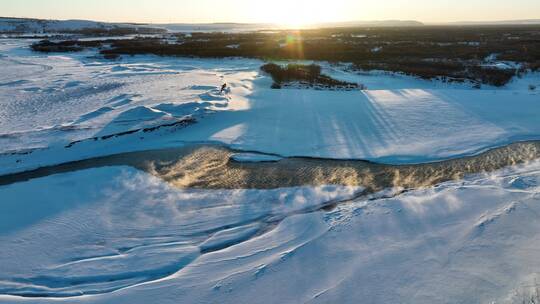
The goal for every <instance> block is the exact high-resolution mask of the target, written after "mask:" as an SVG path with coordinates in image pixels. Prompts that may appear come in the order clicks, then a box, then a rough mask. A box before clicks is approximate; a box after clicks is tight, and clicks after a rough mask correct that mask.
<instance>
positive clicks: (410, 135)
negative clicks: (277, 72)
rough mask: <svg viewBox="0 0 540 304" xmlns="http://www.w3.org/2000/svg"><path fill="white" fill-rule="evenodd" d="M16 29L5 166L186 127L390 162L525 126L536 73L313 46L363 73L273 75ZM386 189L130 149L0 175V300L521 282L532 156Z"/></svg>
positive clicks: (222, 137)
mask: <svg viewBox="0 0 540 304" xmlns="http://www.w3.org/2000/svg"><path fill="white" fill-rule="evenodd" d="M28 43H29V41H28V40H13V39H0V65H1V66H2V69H1V72H0V175H3V174H7V173H13V172H21V171H25V170H29V169H35V168H38V167H41V166H47V165H53V164H59V163H64V162H68V161H74V160H82V159H87V158H91V157H96V156H104V155H111V154H115V153H121V152H129V151H141V150H151V149H162V148H168V147H178V146H182V145H189V144H193V143H216V144H223V145H229V146H231V147H233V148H235V149H237V150H239V152H238V153H237V154H235V155H234V157H233V159H235V160H236V161H239V162H268V161H278V160H280V159H281V158H282V157H287V156H308V157H327V158H346V159H350V158H354V159H367V160H372V161H380V162H387V163H400V164H401V163H415V162H428V161H434V160H439V159H446V158H456V157H461V156H464V155H470V154H475V153H478V152H481V151H484V150H486V149H489V148H492V147H496V146H500V145H505V144H508V143H511V142H514V141H518V140H533V139H540V120H539V117H540V95H539V94H538V91H533V90H529V88H528V87H529V85H530V84H534V85H538V86H539V87H540V75H539V74H529V75H526V76H525V77H524V78H523V79H516V80H515V81H514V82H512V83H511V84H509V85H508V86H507V87H505V88H501V89H496V88H490V87H484V88H483V89H481V90H477V89H472V88H470V86H468V85H466V84H444V83H438V82H429V81H423V80H418V79H415V78H412V77H406V76H400V75H390V74H383V73H367V74H354V73H351V72H347V71H346V70H344V69H341V68H339V67H336V66H333V65H329V64H323V65H324V72H325V73H328V74H330V75H332V76H333V77H335V78H339V79H343V80H347V81H355V82H360V83H362V84H365V85H366V86H367V87H368V90H365V91H356V92H351V91H349V92H344V91H315V90H295V89H286V90H272V89H270V85H271V79H270V78H269V77H268V76H265V75H262V74H261V73H259V67H260V65H261V64H262V62H260V61H257V60H246V59H219V60H218V59H216V60H210V59H193V58H160V57H154V56H134V57H123V58H122V59H121V60H119V61H108V60H104V59H101V58H98V57H96V56H95V52H93V51H88V52H83V53H77V54H61V55H60V54H48V55H44V54H36V53H32V52H31V51H30V50H29V49H28ZM223 83H227V84H228V87H229V88H228V89H227V90H225V92H221V91H220V87H221V85H222V84H223ZM160 126H161V128H159V127H160ZM241 151H245V153H242V152H241ZM256 151H259V152H265V153H266V155H264V156H261V154H256V153H253V152H256ZM397 190H399V189H396V190H392V189H389V190H385V191H383V192H382V193H378V194H376V195H374V196H373V197H363V196H361V197H359V193H361V192H362V188H353V187H338V186H332V187H330V186H319V187H301V188H282V189H274V190H243V189H238V190H194V189H178V188H175V187H173V186H172V185H170V184H167V183H166V182H164V181H163V180H161V179H159V178H157V177H153V176H151V175H149V174H147V173H143V172H140V171H137V170H136V169H133V168H131V167H106V168H95V169H89V170H84V171H77V172H72V173H63V174H56V175H50V176H47V177H42V178H37V179H32V180H29V181H24V182H19V183H14V184H10V185H5V186H0V244H1V246H0V302H1V303H17V302H28V303H50V302H68V303H79V302H81V303H83V302H84V303H149V302H152V303H207V302H209V303H215V302H219V303H252V302H257V303H298V302H306V303H307V302H310V303H358V301H359V300H362V301H363V302H365V303H392V302H395V303H523V299H525V298H527V297H530V296H534V292H535V291H534V289H535V288H536V287H537V283H536V279H537V278H538V275H539V274H540V262H539V260H538V258H537V257H538V256H539V254H540V247H539V246H538V244H539V241H540V239H539V238H540V221H539V218H538V217H539V215H540V205H539V202H540V161H535V162H531V163H527V164H524V165H521V166H515V167H510V168H507V169H504V170H501V171H498V172H494V173H490V174H487V175H477V176H469V177H467V178H466V179H465V180H463V181H456V182H448V183H444V184H442V185H438V186H436V187H434V188H429V189H417V190H412V191H409V192H406V193H403V194H400V195H396V196H393V195H392V194H393V193H398V191H397ZM338 202H339V203H340V204H337V207H336V208H335V209H334V210H332V211H328V208H324V210H325V211H324V210H323V209H321V207H322V206H326V207H327V206H329V205H333V204H334V203H338ZM254 299H256V301H254ZM525 303H526V302H525Z"/></svg>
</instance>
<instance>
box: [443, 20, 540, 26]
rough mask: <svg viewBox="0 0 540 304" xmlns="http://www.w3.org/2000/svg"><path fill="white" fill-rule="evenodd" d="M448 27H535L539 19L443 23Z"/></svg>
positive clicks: (539, 22)
mask: <svg viewBox="0 0 540 304" xmlns="http://www.w3.org/2000/svg"><path fill="white" fill-rule="evenodd" d="M445 24H449V25H535V24H540V19H524V20H501V21H460V22H451V23H445Z"/></svg>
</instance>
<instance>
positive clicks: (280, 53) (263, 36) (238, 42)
mask: <svg viewBox="0 0 540 304" xmlns="http://www.w3.org/2000/svg"><path fill="white" fill-rule="evenodd" d="M173 38H174V39H175V42H171V39H168V40H167V41H165V40H163V39H161V40H160V39H134V40H117V41H112V42H107V43H105V42H104V43H102V45H101V47H102V49H101V53H102V54H103V55H106V56H108V57H115V56H117V55H136V54H154V55H160V56H196V57H217V58H223V57H247V58H260V59H264V60H283V59H285V60H302V59H306V60H316V61H329V62H348V63H353V67H355V68H356V69H359V70H384V71H392V72H401V73H405V74H409V75H414V76H418V77H422V78H426V79H432V78H441V79H445V80H448V81H464V80H470V81H473V82H477V83H485V84H491V85H496V86H502V85H504V84H506V83H507V82H508V81H510V80H511V79H512V77H514V76H515V75H519V74H520V73H523V72H525V71H527V70H539V69H540V26H482V27H457V26H456V27H412V28H340V29H319V30H302V31H277V32H255V33H193V34H191V35H185V34H177V35H175V36H174V37H173ZM104 46H106V47H104ZM69 47H73V48H74V49H73V50H69ZM80 47H85V46H83V45H81V44H78V43H76V42H71V45H63V46H62V47H61V48H64V49H66V51H76V50H78V48H80ZM89 47H94V46H89ZM58 48H59V47H58V45H55V44H51V43H50V42H42V43H38V44H37V45H36V46H35V47H34V49H35V50H38V51H47V50H50V51H59V50H58ZM489 58H491V59H496V60H498V61H512V62H515V63H518V64H520V67H519V68H508V69H500V68H495V67H493V66H492V65H490V64H489V63H490V62H489V61H490V60H488V59H489Z"/></svg>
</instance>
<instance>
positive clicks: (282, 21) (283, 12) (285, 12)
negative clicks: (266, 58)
mask: <svg viewBox="0 0 540 304" xmlns="http://www.w3.org/2000/svg"><path fill="white" fill-rule="evenodd" d="M339 6H340V5H339V4H338V5H337V7H336V5H333V6H330V4H329V1H326V0H312V1H301V0H300V1H298V0H297V1H291V0H288V1H284V0H275V1H273V2H272V5H271V6H269V7H265V9H264V10H257V13H256V15H258V17H259V18H258V19H259V20H266V21H268V22H270V23H274V24H278V25H280V26H282V27H285V28H305V27H309V26H310V25H315V24H317V23H323V22H332V21H337V20H339V19H340V17H342V16H339V14H338V12H343V11H342V10H340V8H339Z"/></svg>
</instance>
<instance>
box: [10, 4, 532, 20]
mask: <svg viewBox="0 0 540 304" xmlns="http://www.w3.org/2000/svg"><path fill="white" fill-rule="evenodd" d="M0 16H11V17H34V18H43V19H90V20H100V21H117V22H145V23H146V22H147V23H212V22H242V23H280V24H288V25H300V24H310V23H319V22H338V21H368V20H389V19H400V20H418V21H422V22H427V23H440V22H452V21H493V20H514V19H536V18H540V0H512V1H510V0H325V1H323V0H270V1H268V0H0Z"/></svg>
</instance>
